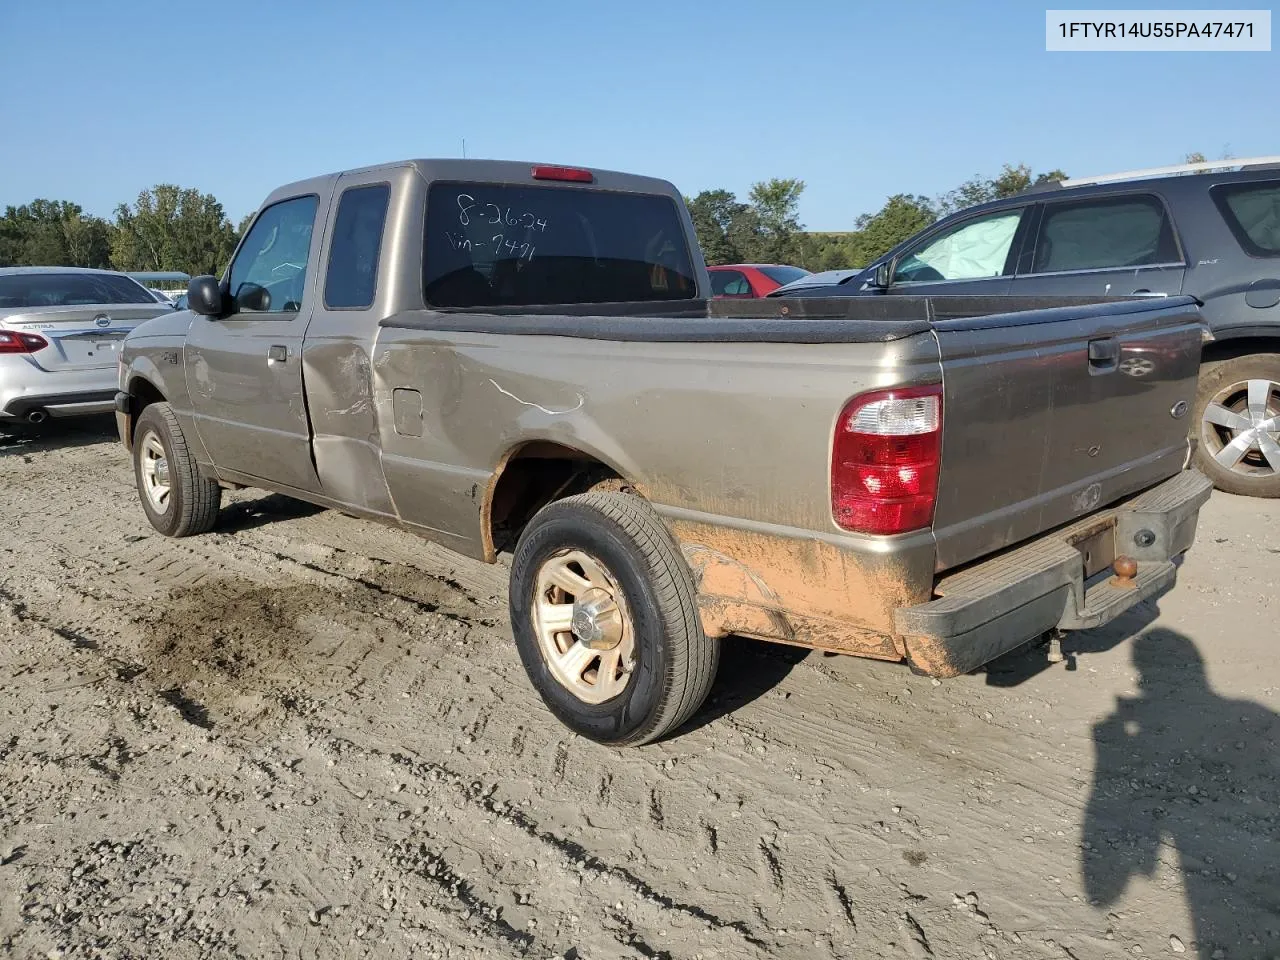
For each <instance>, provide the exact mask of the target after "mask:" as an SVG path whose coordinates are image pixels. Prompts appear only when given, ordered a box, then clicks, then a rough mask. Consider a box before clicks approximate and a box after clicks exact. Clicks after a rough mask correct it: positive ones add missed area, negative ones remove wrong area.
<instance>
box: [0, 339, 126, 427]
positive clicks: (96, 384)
mask: <svg viewBox="0 0 1280 960" xmlns="http://www.w3.org/2000/svg"><path fill="white" fill-rule="evenodd" d="M116 376H117V373H116V368H115V367H98V368H94V369H91V370H58V371H49V370H42V369H41V368H40V367H38V366H36V365H35V364H34V363H32V362H31V361H30V360H29V359H28V358H26V357H23V356H21V355H13V356H5V357H0V419H6V420H11V419H19V420H21V419H25V418H26V417H27V416H28V415H30V414H31V413H33V412H36V411H39V412H43V413H44V414H46V415H47V416H50V417H69V416H77V415H80V414H89V413H110V412H111V411H112V410H114V409H115V403H114V400H115V395H116V389H117V387H116Z"/></svg>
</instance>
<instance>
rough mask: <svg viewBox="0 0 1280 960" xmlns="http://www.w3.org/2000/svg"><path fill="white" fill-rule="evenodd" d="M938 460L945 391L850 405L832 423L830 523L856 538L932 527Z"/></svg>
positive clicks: (875, 395)
mask: <svg viewBox="0 0 1280 960" xmlns="http://www.w3.org/2000/svg"><path fill="white" fill-rule="evenodd" d="M941 459H942V387H941V386H933V387H909V388H903V389H899V390H877V391H874V392H872V393H864V394H861V395H860V396H857V397H854V398H853V399H852V400H850V401H849V402H848V403H847V404H845V407H844V410H842V411H841V412H840V419H839V420H837V421H836V433H835V440H834V442H833V444H832V448H831V515H832V517H833V518H834V519H835V522H836V523H837V524H839V525H840V526H841V527H843V528H844V529H845V530H850V531H853V532H855V533H876V534H890V533H906V532H908V531H910V530H919V529H921V528H923V527H927V526H929V525H930V524H931V523H933V508H934V504H935V503H936V501H937V498H938V466H939V464H940V462H941Z"/></svg>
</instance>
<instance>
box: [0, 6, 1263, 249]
mask: <svg viewBox="0 0 1280 960" xmlns="http://www.w3.org/2000/svg"><path fill="white" fill-rule="evenodd" d="M1050 5H1052V6H1054V7H1068V6H1070V5H1069V4H1067V3H1062V2H1055V3H1053V4H1050ZM1045 6H1046V5H1045V4H1039V3H1027V2H1021V3H987V4H984V5H979V4H967V3H954V2H945V3H943V2H939V3H936V4H931V3H916V4H911V5H907V4H891V3H883V4H879V3H877V4H873V3H857V2H851V0H791V2H786V3H764V2H757V0H739V2H736V3H726V2H719V0H680V2H674V0H646V2H643V3H624V2H620V0H594V2H585V0H547V2H538V0H519V2H513V0H474V2H465V3H464V2H456V0H418V2H403V3H400V2H391V0H361V2H352V0H311V2H291V0H257V2H244V0H229V2H227V0H224V2H218V0H214V2H209V3H201V4H191V3H186V2H182V0H175V2H173V3H171V4H169V3H163V2H159V0H117V2H115V3H103V2H101V0H94V2H86V0H44V2H43V3H38V4H37V3H23V2H22V0H0V65H2V66H3V70H4V79H3V82H2V83H0V130H3V131H4V135H3V137H2V138H0V205H4V204H11V203H14V204H16V203H24V202H26V201H29V200H31V199H32V198H34V197H48V198H51V199H67V200H75V201H78V202H79V203H81V204H82V205H83V206H84V207H85V208H86V210H88V211H89V212H91V213H96V214H100V215H104V216H110V214H111V212H112V210H113V208H114V206H115V204H116V203H118V202H120V201H125V200H131V199H133V198H134V197H135V196H136V195H137V193H138V191H139V190H141V189H143V188H145V187H148V186H151V185H152V184H155V183H158V182H172V183H178V184H181V185H183V186H192V187H198V188H199V189H201V190H203V191H207V192H210V193H213V194H214V195H215V196H217V197H218V198H219V199H220V200H221V201H222V202H223V204H224V206H225V207H226V210H227V213H228V214H229V215H230V216H231V218H232V219H233V220H239V218H240V217H242V216H243V215H244V214H245V213H247V212H249V211H250V210H252V209H254V208H256V207H257V205H258V203H259V202H260V201H261V199H262V198H263V197H264V196H265V195H266V194H267V193H268V192H269V191H270V190H271V189H272V188H274V187H275V186H277V185H279V184H281V183H284V182H287V181H290V180H295V179H299V178H302V177H304V176H309V175H311V174H316V173H324V172H328V171H331V170H338V169H342V168H345V167H351V166H358V165H363V164H368V163H374V162H378V161H383V160H395V159H403V158H407V157H421V156H458V155H459V154H460V152H461V148H462V140H463V138H464V137H465V138H466V141H467V152H468V155H470V156H479V157H494V158H503V159H524V160H542V161H559V162H566V163H581V164H586V165H591V166H598V167H608V168H614V169H620V170H629V171H634V172H637V173H646V174H653V175H656V176H661V177H665V178H667V179H669V180H671V181H673V182H674V183H675V184H676V185H677V186H678V187H679V188H680V189H681V190H683V191H684V192H685V193H686V194H692V193H696V192H697V191H699V190H702V189H705V188H710V187H720V186H723V187H727V188H729V189H731V190H734V191H736V192H738V193H739V194H745V192H746V191H747V189H748V188H749V187H750V185H751V183H752V182H754V181H756V180H761V179H766V178H768V177H774V176H780V177H799V178H800V179H802V180H804V181H805V182H806V184H807V185H808V186H807V189H806V190H805V193H804V197H803V200H802V203H801V218H802V220H803V221H804V222H805V223H806V224H807V225H808V226H809V227H810V228H811V229H822V230H841V229H850V228H851V227H852V224H853V220H854V218H855V217H856V216H857V215H858V214H859V213H862V212H866V211H874V210H876V209H877V208H878V207H879V206H880V204H881V203H882V202H883V200H884V198H885V197H886V196H887V195H889V194H893V193H899V192H907V193H924V194H936V193H939V192H941V191H944V190H947V189H949V188H951V187H953V186H955V185H956V184H958V183H959V182H961V181H962V180H964V179H966V178H968V177H970V176H972V175H974V174H977V173H982V174H984V175H987V174H994V173H996V172H997V171H998V170H999V169H1000V166H1001V164H1003V163H1005V162H1010V163H1017V162H1025V163H1028V164H1030V165H1031V166H1032V167H1033V168H1034V169H1036V170H1043V169H1049V168H1052V167H1061V168H1063V169H1065V170H1067V172H1068V173H1072V174H1076V175H1081V174H1087V173H1098V172H1105V171H1109V170H1125V169H1130V168H1134V167H1143V166H1154V165H1159V164H1163V163H1173V162H1177V161H1179V160H1180V159H1182V157H1183V155H1184V154H1186V153H1187V152H1189V151H1192V150H1200V151H1203V152H1204V153H1206V154H1208V155H1209V156H1210V157H1216V156H1220V155H1221V154H1222V152H1223V151H1224V150H1229V151H1230V152H1231V153H1232V154H1234V155H1236V156H1252V155H1260V154H1272V153H1280V97H1277V96H1276V90H1277V89H1280V68H1278V67H1277V60H1276V58H1277V56H1280V54H1277V53H1248V54H1189V53H1188V54H1150V53H1148V54H1100V53H1091V54H1064V53H1054V54H1050V53H1046V52H1045V51H1044V16H1045V12H1044V11H1045ZM1078 6H1089V4H1085V3H1082V4H1078ZM1115 6H1125V4H1123V3H1121V4H1115ZM1198 6H1199V7H1201V8H1205V7H1210V6H1212V4H1210V3H1207V2H1204V0H1201V3H1200V4H1198ZM1239 6H1249V5H1248V4H1239ZM1253 6H1262V5H1261V4H1253Z"/></svg>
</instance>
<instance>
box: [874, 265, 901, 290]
mask: <svg viewBox="0 0 1280 960" xmlns="http://www.w3.org/2000/svg"><path fill="white" fill-rule="evenodd" d="M897 265H898V264H897V261H896V260H886V261H885V262H884V263H882V264H880V265H879V266H877V267H876V275H875V279H874V280H872V285H873V286H876V287H879V288H880V289H881V290H884V289H887V288H888V286H889V284H891V283H893V272H894V267H896V266H897Z"/></svg>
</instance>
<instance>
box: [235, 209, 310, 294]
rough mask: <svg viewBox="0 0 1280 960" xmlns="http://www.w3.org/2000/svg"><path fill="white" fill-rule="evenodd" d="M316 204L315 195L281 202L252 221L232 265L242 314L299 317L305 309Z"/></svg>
mask: <svg viewBox="0 0 1280 960" xmlns="http://www.w3.org/2000/svg"><path fill="white" fill-rule="evenodd" d="M318 205H319V200H318V198H316V197H314V196H309V197H295V198H294V199H292V200H281V201H280V202H279V203H274V204H272V205H271V206H269V207H267V209H265V210H263V211H262V213H260V214H259V215H258V219H257V220H255V221H253V226H252V227H250V228H249V234H248V236H246V237H245V238H244V243H242V244H241V245H240V252H239V253H238V254H236V259H235V261H234V262H233V263H232V264H231V275H230V287H231V295H232V296H233V297H235V299H236V303H237V305H238V308H239V309H240V310H251V311H253V312H258V313H297V312H298V310H299V309H301V307H302V294H303V291H304V290H305V289H306V283H307V260H308V258H309V257H310V256H311V234H312V231H313V230H314V228H315V222H316V208H317V206H318Z"/></svg>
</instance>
